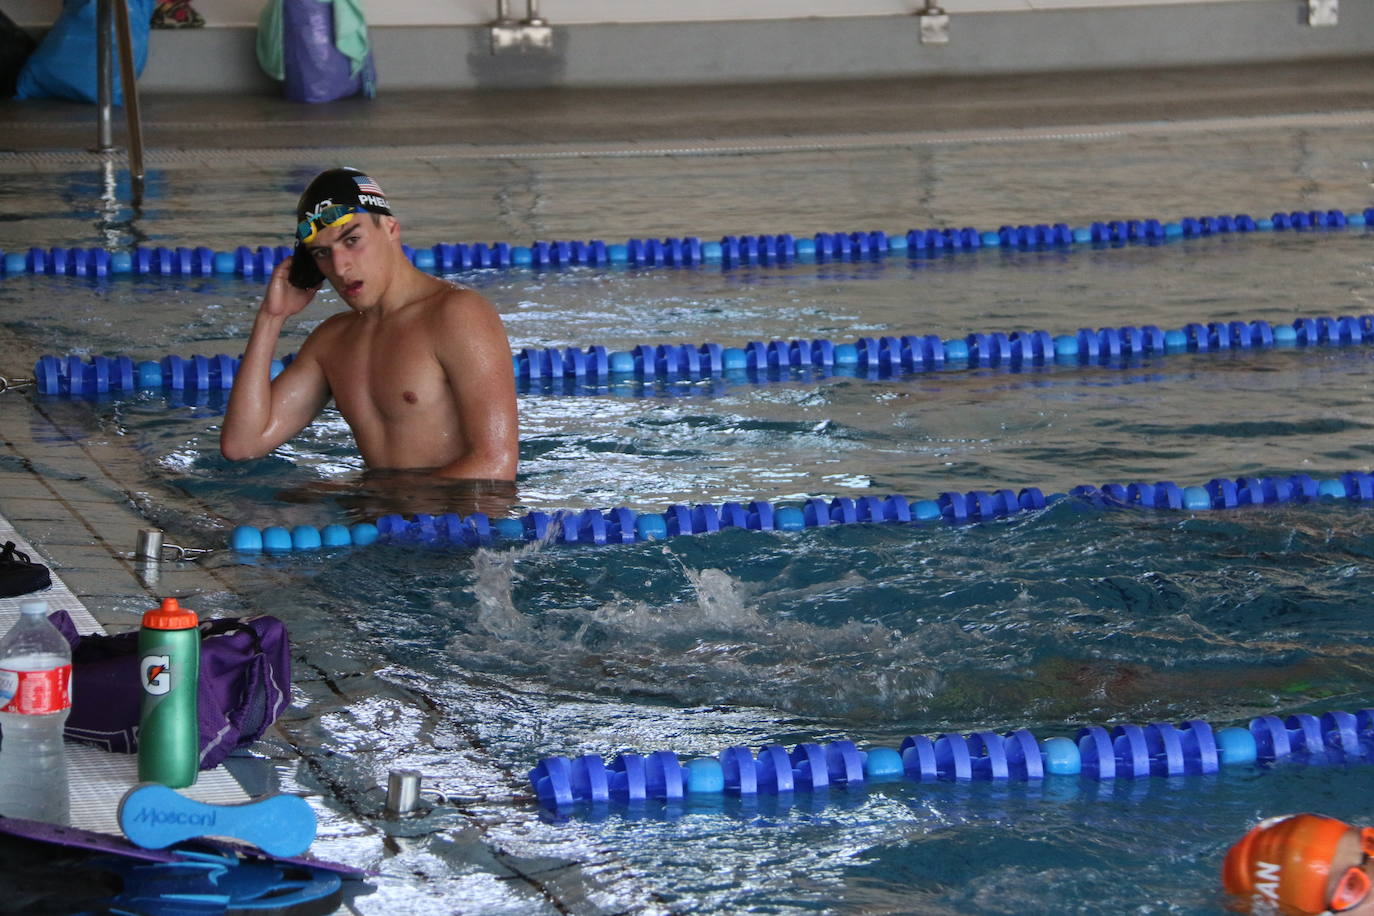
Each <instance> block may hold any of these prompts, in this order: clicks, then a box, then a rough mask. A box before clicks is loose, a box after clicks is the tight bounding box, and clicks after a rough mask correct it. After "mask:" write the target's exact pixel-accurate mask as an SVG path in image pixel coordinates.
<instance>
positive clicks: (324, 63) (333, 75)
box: [282, 0, 376, 102]
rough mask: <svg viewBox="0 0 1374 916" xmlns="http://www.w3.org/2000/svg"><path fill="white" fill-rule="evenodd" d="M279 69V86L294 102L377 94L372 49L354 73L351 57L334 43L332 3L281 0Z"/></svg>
mask: <svg viewBox="0 0 1374 916" xmlns="http://www.w3.org/2000/svg"><path fill="white" fill-rule="evenodd" d="M282 69H283V71H284V73H285V77H284V79H283V81H282V90H283V92H284V93H285V95H286V97H287V98H288V99H291V100H292V101H293V102H332V101H334V100H335V99H346V98H349V97H351V96H355V95H359V94H361V95H364V96H367V97H368V98H371V97H372V96H373V95H375V94H376V93H375V89H374V85H375V83H376V72H375V68H374V67H373V64H372V53H371V52H368V55H367V60H366V62H365V63H364V64H363V66H362V69H361V70H360V71H359V72H358V73H357V74H354V73H353V61H351V60H349V58H348V56H347V55H345V54H344V53H343V52H342V51H340V50H339V49H338V48H337V47H335V43H334V4H332V3H322V2H320V0H283V2H282Z"/></svg>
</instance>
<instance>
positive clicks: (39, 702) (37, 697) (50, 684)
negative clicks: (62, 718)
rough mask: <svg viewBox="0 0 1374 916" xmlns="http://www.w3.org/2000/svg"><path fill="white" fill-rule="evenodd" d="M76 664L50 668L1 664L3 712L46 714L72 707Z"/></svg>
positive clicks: (0, 689)
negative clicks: (13, 667) (29, 668)
mask: <svg viewBox="0 0 1374 916" xmlns="http://www.w3.org/2000/svg"><path fill="white" fill-rule="evenodd" d="M71 683H72V666H71V665H62V666H61V667H58V668H49V669H48V670H47V671H11V670H10V669H8V668H0V703H3V704H4V705H3V706H0V712H17V713H20V714H22V715H26V716H45V715H50V714H52V713H55V712H62V711H63V710H66V709H70V708H71V705H72V695H71Z"/></svg>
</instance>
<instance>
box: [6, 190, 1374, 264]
mask: <svg viewBox="0 0 1374 916" xmlns="http://www.w3.org/2000/svg"><path fill="white" fill-rule="evenodd" d="M1371 223H1374V207H1371V208H1368V209H1365V210H1363V211H1358V210H1357V211H1350V212H1346V211H1343V210H1336V209H1333V210H1294V211H1291V212H1288V213H1283V212H1277V213H1274V214H1273V215H1272V216H1271V217H1268V218H1261V219H1254V218H1252V217H1251V216H1249V215H1247V214H1245V213H1237V214H1235V215H1226V214H1223V215H1220V216H1202V217H1185V218H1183V219H1180V220H1178V221H1171V222H1162V221H1160V220H1158V219H1146V220H1135V219H1132V220H1109V221H1105V222H1094V223H1091V224H1089V225H1087V226H1079V227H1072V228H1071V227H1070V226H1069V225H1068V224H1067V223H1054V224H1049V223H1038V224H1035V225H1024V224H1023V225H1016V226H1012V225H1005V226H1001V227H1000V228H998V229H997V230H996V231H995V232H994V231H991V230H983V231H980V230H978V229H975V228H973V227H972V226H966V227H963V228H960V229H954V228H942V229H910V230H908V231H907V232H905V233H901V234H895V235H888V234H887V233H886V232H883V231H881V230H875V231H863V232H818V233H816V234H815V235H814V236H811V237H809V238H807V237H802V238H796V237H794V236H792V235H790V234H787V233H780V234H777V235H769V234H763V235H742V236H734V235H727V236H723V237H722V238H721V239H720V241H718V242H703V241H702V240H701V239H700V238H699V237H696V236H687V237H684V238H664V239H637V238H636V239H628V240H626V242H625V243H624V244H623V245H622V244H607V243H606V242H604V241H601V240H599V239H592V240H590V241H585V242H583V241H554V242H533V243H531V244H530V245H510V244H509V243H506V242H495V243H492V244H490V245H488V244H486V243H483V242H477V243H475V244H443V243H440V244H437V245H434V246H432V247H430V248H419V249H413V248H411V247H410V246H404V247H405V251H406V255H407V256H408V257H409V258H410V259H411V262H412V263H413V264H414V265H415V266H416V267H418V268H419V269H421V270H426V271H430V272H437V273H452V272H454V271H460V270H473V269H484V268H517V267H532V268H558V267H572V266H631V267H694V266H699V265H703V264H709V263H719V264H720V265H721V266H723V267H732V266H736V265H746V264H777V263H786V262H788V261H792V260H809V259H815V260H820V261H825V260H862V259H866V258H875V257H883V256H885V255H889V254H896V255H901V254H905V255H907V256H908V257H920V256H925V255H936V254H947V253H959V252H972V251H977V250H978V249H980V248H1002V249H1038V248H1057V247H1058V248H1067V247H1072V246H1074V245H1109V246H1119V245H1128V244H1146V245H1158V244H1163V243H1166V242H1170V241H1173V240H1175V239H1180V238H1185V239H1187V238H1202V237H1205V236H1211V235H1226V234H1230V233H1249V232H1284V231H1290V230H1291V231H1296V232H1306V231H1310V230H1342V229H1345V228H1347V227H1356V228H1358V227H1363V226H1366V225H1369V224H1371ZM291 251H292V249H291V248H290V247H288V246H285V245H279V246H276V247H270V246H266V245H260V246H258V247H257V248H250V247H248V246H246V245H241V246H239V247H238V248H236V249H235V250H233V251H213V250H211V249H210V248H206V247H204V246H201V247H198V248H189V247H184V246H181V247H175V248H166V247H157V248H145V247H138V248H135V249H133V250H132V251H115V252H110V251H108V250H106V249H104V248H64V247H54V248H38V247H32V248H29V249H28V250H27V251H22V252H21V251H11V252H0V254H3V257H0V268H3V269H2V270H0V275H3V274H23V273H28V274H49V275H65V276H76V277H93V278H106V277H113V276H119V275H128V274H131V275H134V276H164V277H205V276H211V275H216V274H219V275H237V276H241V277H250V278H251V277H257V278H265V277H267V276H268V275H269V274H270V273H271V272H272V269H273V268H274V267H276V265H277V264H278V263H280V262H281V261H282V260H283V259H285V258H287V257H289V256H290V254H291Z"/></svg>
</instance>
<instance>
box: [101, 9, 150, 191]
mask: <svg viewBox="0 0 1374 916" xmlns="http://www.w3.org/2000/svg"><path fill="white" fill-rule="evenodd" d="M116 32H117V33H118V36H119V81H120V83H122V84H123V88H124V114H125V118H126V119H127V123H128V130H129V175H130V177H131V178H132V179H133V187H134V195H135V197H136V198H139V197H142V195H143V124H142V121H141V120H140V118H139V113H138V85H137V79H138V77H137V74H135V72H134V40H133V32H132V30H131V29H130V28H129V4H128V2H127V0H97V2H96V35H97V38H98V42H97V48H96V83H97V85H98V87H99V96H98V101H99V113H98V114H97V122H96V132H97V136H96V149H95V151H96V152H98V153H111V152H114V149H115V146H114V140H113V132H112V129H111V118H112V114H113V110H114V59H113V57H112V56H111V54H110V46H111V45H112V44H113V43H114V42H113V38H114V33H116Z"/></svg>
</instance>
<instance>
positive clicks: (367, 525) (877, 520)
mask: <svg viewBox="0 0 1374 916" xmlns="http://www.w3.org/2000/svg"><path fill="white" fill-rule="evenodd" d="M1066 499H1073V500H1077V501H1080V502H1082V503H1085V504H1087V505H1090V506H1093V507H1096V508H1099V509H1109V508H1128V509H1157V510H1181V511H1189V512H1204V511H1209V510H1222V509H1237V508H1240V507H1243V506H1265V505H1268V506H1273V505H1280V504H1285V503H1297V504H1307V503H1320V502H1339V501H1347V502H1370V501H1374V474H1369V473H1366V472H1363V471H1350V472H1347V473H1345V474H1342V475H1341V476H1340V477H1338V478H1328V479H1324V480H1317V479H1315V478H1313V477H1311V476H1309V475H1307V474H1293V475H1291V476H1287V477H1282V476H1271V477H1238V478H1236V479H1234V480H1232V479H1230V478H1220V477H1218V478H1213V479H1212V480H1209V481H1207V483H1205V484H1203V485H1201V486H1182V487H1181V486H1179V485H1178V484H1176V483H1174V482H1172V481H1167V480H1164V481H1158V482H1156V483H1148V482H1145V481H1137V482H1134V483H1129V484H1121V483H1105V484H1102V485H1101V486H1100V487H1098V486H1092V485H1082V486H1077V487H1074V488H1073V489H1071V490H1069V492H1068V493H1066V494H1065V493H1051V494H1050V495H1049V496H1046V495H1045V494H1044V493H1043V492H1042V491H1041V490H1040V489H1038V488H1036V487H1026V488H1023V489H1022V490H1020V491H1019V492H1016V491H1012V490H1010V489H999V490H970V491H968V492H966V493H958V492H945V493H941V494H940V495H939V496H938V497H937V498H936V499H916V500H912V499H908V498H907V497H905V496H896V495H893V496H887V497H876V496H864V497H860V498H858V499H854V498H851V497H847V496H840V497H835V498H834V499H830V500H825V499H808V500H806V501H805V502H803V503H801V504H800V505H796V504H783V503H778V504H774V503H770V502H767V501H765V500H753V501H750V502H747V503H744V502H725V503H721V504H719V505H714V504H696V505H686V504H675V505H671V506H669V507H668V508H667V510H666V511H664V512H662V513H657V512H646V513H636V512H634V511H633V510H631V509H629V508H627V507H624V506H621V507H619V508H615V509H610V510H604V511H603V510H600V509H585V510H581V511H577V510H565V511H555V512H539V511H535V512H529V513H526V514H525V515H522V516H519V517H517V518H502V519H491V518H488V517H487V516H486V515H484V514H482V513H480V512H475V513H473V514H471V515H467V516H464V515H460V514H458V513H447V514H442V515H432V514H419V515H415V516H413V517H410V518H407V517H405V516H402V515H398V514H392V515H384V516H382V517H381V518H379V519H377V521H376V523H375V524H373V523H372V522H358V523H355V524H353V525H351V526H349V525H343V524H331V525H325V526H324V527H322V528H316V527H315V526H313V525H296V526H295V527H293V528H289V529H288V528H286V527H284V526H279V525H271V526H267V527H264V528H258V527H255V526H253V525H240V526H238V527H236V528H234V529H233V531H232V532H231V533H230V537H229V546H230V548H231V549H232V550H234V551H236V552H238V553H243V554H257V553H266V554H275V555H284V554H290V553H306V552H314V551H319V550H322V549H335V548H344V547H366V546H368V545H371V544H374V543H378V542H382V543H386V544H393V545H401V546H407V545H414V546H421V547H457V548H469V549H470V548H477V547H492V546H501V545H503V544H505V545H510V544H518V543H524V542H528V541H549V542H553V543H559V544H587V545H607V544H634V543H638V542H641V541H654V540H662V539H664V538H669V537H677V536H679V535H684V534H710V533H715V532H719V531H722V530H725V529H727V528H738V529H741V530H746V531H801V530H803V529H806V528H819V527H825V526H829V525H852V524H928V523H934V522H943V523H945V524H950V525H960V524H970V523H977V522H987V521H994V520H996V519H1000V518H1006V517H1008V516H1012V515H1016V514H1019V513H1022V512H1031V511H1036V510H1039V509H1044V508H1045V507H1046V506H1048V505H1053V504H1054V503H1057V502H1061V501H1063V500H1066Z"/></svg>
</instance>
